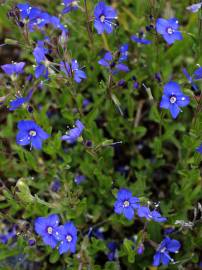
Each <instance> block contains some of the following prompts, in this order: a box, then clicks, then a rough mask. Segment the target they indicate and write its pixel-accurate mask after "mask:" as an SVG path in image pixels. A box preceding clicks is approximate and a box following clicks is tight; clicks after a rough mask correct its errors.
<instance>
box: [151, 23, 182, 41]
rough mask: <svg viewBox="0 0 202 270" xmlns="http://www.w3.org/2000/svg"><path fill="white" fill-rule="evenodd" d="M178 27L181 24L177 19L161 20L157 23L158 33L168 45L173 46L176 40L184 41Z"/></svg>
mask: <svg viewBox="0 0 202 270" xmlns="http://www.w3.org/2000/svg"><path fill="white" fill-rule="evenodd" d="M178 27H179V22H178V20H177V19H176V18H171V19H168V20H165V19H162V18H159V19H158V20H157V22H156V31H157V32H158V33H159V34H161V35H162V36H163V38H164V39H165V41H166V42H167V43H168V44H173V43H174V42H175V41H176V40H182V39H183V37H182V34H181V32H180V31H179V30H178Z"/></svg>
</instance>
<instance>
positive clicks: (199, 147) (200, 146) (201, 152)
mask: <svg viewBox="0 0 202 270" xmlns="http://www.w3.org/2000/svg"><path fill="white" fill-rule="evenodd" d="M196 152H198V153H200V154H201V155H202V144H200V145H199V146H198V147H197V148H196Z"/></svg>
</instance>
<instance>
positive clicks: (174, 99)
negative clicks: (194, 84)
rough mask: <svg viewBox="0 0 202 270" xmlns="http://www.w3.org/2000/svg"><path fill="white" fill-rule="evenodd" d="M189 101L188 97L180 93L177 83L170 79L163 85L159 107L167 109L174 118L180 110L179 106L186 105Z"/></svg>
mask: <svg viewBox="0 0 202 270" xmlns="http://www.w3.org/2000/svg"><path fill="white" fill-rule="evenodd" d="M189 102H190V100H189V97H188V96H185V95H184V94H183V93H182V91H181V88H180V86H179V84H178V83H176V82H173V81H170V82H168V83H167V84H166V85H165V86H164V90H163V96H162V99H161V103H160V108H164V109H169V110H170V112H171V115H172V117H173V118H174V119H175V118H176V117H177V116H178V114H179V113H180V112H181V109H180V107H185V106H187V105H188V104H189Z"/></svg>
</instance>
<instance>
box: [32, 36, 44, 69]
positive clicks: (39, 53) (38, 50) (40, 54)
mask: <svg viewBox="0 0 202 270" xmlns="http://www.w3.org/2000/svg"><path fill="white" fill-rule="evenodd" d="M47 53H48V49H46V48H45V47H44V41H43V40H39V41H38V42H37V46H36V47H35V48H34V51H33V55H34V57H35V60H36V62H37V64H40V63H41V62H43V61H45V60H46V54H47Z"/></svg>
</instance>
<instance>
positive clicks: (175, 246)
mask: <svg viewBox="0 0 202 270" xmlns="http://www.w3.org/2000/svg"><path fill="white" fill-rule="evenodd" d="M180 246H181V245H180V242H179V241H177V240H174V239H170V238H169V237H166V238H165V239H164V240H163V241H162V242H161V243H160V245H159V246H158V248H157V250H156V253H155V255H154V261H153V265H154V266H159V265H160V264H161V263H162V264H163V265H168V264H169V262H170V261H171V262H173V259H172V258H171V257H170V255H169V253H177V252H178V250H179V249H180Z"/></svg>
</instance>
